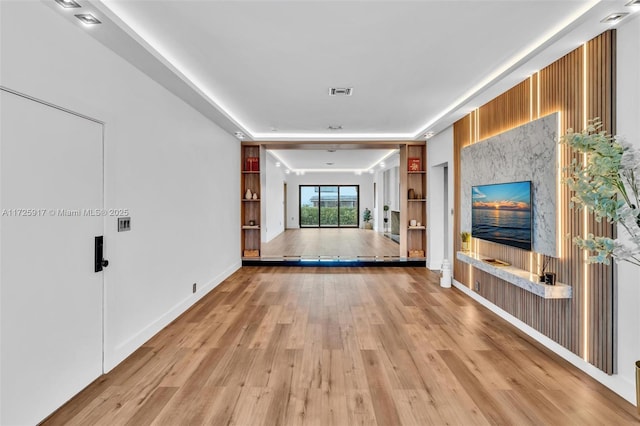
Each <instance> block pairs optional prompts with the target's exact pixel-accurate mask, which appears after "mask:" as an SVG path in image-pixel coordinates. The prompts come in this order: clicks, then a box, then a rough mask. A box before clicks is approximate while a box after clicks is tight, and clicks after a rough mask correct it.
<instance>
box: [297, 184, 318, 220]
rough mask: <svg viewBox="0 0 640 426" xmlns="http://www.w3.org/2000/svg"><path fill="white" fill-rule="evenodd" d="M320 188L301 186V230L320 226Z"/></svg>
mask: <svg viewBox="0 0 640 426" xmlns="http://www.w3.org/2000/svg"><path fill="white" fill-rule="evenodd" d="M319 188H320V187H319V186H306V185H300V228H317V227H318V226H320V203H319V202H320V197H319Z"/></svg>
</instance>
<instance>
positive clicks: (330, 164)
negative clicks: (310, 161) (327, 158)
mask: <svg viewBox="0 0 640 426" xmlns="http://www.w3.org/2000/svg"><path fill="white" fill-rule="evenodd" d="M324 164H326V165H327V166H333V165H334V164H336V163H331V162H328V163H324Z"/></svg>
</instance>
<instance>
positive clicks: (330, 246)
mask: <svg viewBox="0 0 640 426" xmlns="http://www.w3.org/2000/svg"><path fill="white" fill-rule="evenodd" d="M399 255H400V246H399V245H398V244H397V243H395V242H393V241H391V239H389V238H386V237H385V236H383V235H382V234H380V233H378V232H375V231H372V230H365V229H357V228H303V229H287V230H286V231H284V232H283V233H282V234H280V235H278V236H277V237H276V238H274V239H273V240H271V241H269V242H268V243H265V244H262V256H263V257H282V256H340V257H356V256H367V257H372V256H380V257H382V256H399Z"/></svg>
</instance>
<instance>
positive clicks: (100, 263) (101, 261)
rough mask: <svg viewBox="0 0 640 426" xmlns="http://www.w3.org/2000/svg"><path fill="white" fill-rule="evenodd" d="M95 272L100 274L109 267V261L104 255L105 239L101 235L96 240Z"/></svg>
mask: <svg viewBox="0 0 640 426" xmlns="http://www.w3.org/2000/svg"><path fill="white" fill-rule="evenodd" d="M93 253H94V254H93V271H94V272H100V271H102V269H103V268H106V267H107V266H109V261H108V260H107V259H105V258H104V257H103V255H104V237H103V236H102V235H100V236H99V237H96V238H95V245H94V251H93Z"/></svg>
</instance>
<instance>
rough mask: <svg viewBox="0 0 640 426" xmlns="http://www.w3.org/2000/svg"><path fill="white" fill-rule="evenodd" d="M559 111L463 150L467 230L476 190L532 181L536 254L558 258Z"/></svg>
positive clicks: (463, 202)
mask: <svg viewBox="0 0 640 426" xmlns="http://www.w3.org/2000/svg"><path fill="white" fill-rule="evenodd" d="M558 120H559V117H558V113H553V114H550V115H547V116H545V117H542V118H539V119H537V120H535V121H531V122H529V123H526V124H523V125H522V126H519V127H516V128H514V129H511V130H508V131H506V132H504V133H501V134H499V135H496V136H492V137H490V138H488V139H485V140H483V141H480V142H477V143H475V144H473V145H469V146H467V147H465V148H463V149H462V153H461V158H460V164H461V170H460V177H461V200H460V201H461V203H460V207H461V212H460V213H461V215H460V221H461V223H460V225H461V228H460V229H461V230H463V231H467V230H468V231H470V230H471V187H472V186H475V185H488V184H494V183H507V182H520V181H528V180H530V181H531V184H532V185H531V188H532V200H533V235H532V238H533V251H534V252H537V253H542V254H546V255H548V256H552V257H557V249H556V241H557V235H556V233H557V227H556V217H557V213H556V203H557V178H558V176H557V174H558V162H557V158H556V157H557V143H558V142H557V141H558Z"/></svg>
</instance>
